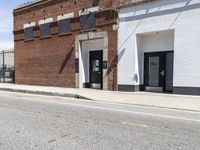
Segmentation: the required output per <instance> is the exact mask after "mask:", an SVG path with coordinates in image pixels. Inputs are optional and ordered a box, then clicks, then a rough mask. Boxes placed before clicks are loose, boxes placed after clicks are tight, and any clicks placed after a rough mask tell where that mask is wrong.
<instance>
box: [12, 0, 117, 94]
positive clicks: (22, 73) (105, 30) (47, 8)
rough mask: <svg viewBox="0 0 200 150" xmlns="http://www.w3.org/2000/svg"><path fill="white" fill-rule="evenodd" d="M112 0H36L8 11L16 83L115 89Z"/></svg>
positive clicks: (114, 16) (113, 10) (114, 42)
mask: <svg viewBox="0 0 200 150" xmlns="http://www.w3.org/2000/svg"><path fill="white" fill-rule="evenodd" d="M115 5H116V1H112V0H36V1H33V2H31V3H27V4H25V5H23V6H20V7H18V8H16V9H14V12H13V15H14V41H15V69H16V72H15V74H16V83H17V84H30V85H45V86H59V87H70V88H74V87H76V88H101V89H104V90H116V89H117V66H116V61H117V30H116V28H115V24H116V23H117V13H116V11H115V9H114V7H115Z"/></svg>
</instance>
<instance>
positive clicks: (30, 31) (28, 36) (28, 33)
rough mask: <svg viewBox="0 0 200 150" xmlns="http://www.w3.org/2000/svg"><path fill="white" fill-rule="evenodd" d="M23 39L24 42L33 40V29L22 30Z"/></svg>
mask: <svg viewBox="0 0 200 150" xmlns="http://www.w3.org/2000/svg"><path fill="white" fill-rule="evenodd" d="M24 39H25V40H33V39H34V27H28V28H25V29H24Z"/></svg>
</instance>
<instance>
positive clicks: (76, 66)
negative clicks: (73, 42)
mask: <svg viewBox="0 0 200 150" xmlns="http://www.w3.org/2000/svg"><path fill="white" fill-rule="evenodd" d="M75 73H79V59H75Z"/></svg>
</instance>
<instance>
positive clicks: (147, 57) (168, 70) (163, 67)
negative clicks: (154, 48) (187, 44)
mask: <svg viewBox="0 0 200 150" xmlns="http://www.w3.org/2000/svg"><path fill="white" fill-rule="evenodd" d="M144 86H145V90H146V91H152V92H172V91H173V52H172V51H168V52H151V53H145V54H144Z"/></svg>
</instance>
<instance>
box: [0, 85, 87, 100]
mask: <svg viewBox="0 0 200 150" xmlns="http://www.w3.org/2000/svg"><path fill="white" fill-rule="evenodd" d="M0 91H8V92H18V93H28V94H38V95H48V96H61V97H69V98H76V99H85V100H91V99H89V98H87V97H84V96H82V95H79V94H71V93H65V94H62V93H58V92H46V91H31V90H22V89H11V88H0Z"/></svg>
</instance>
